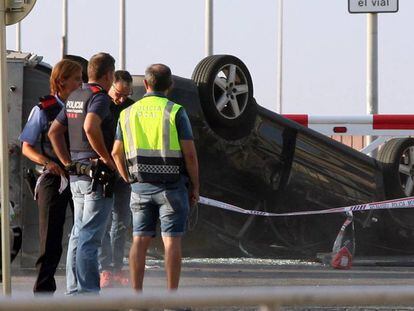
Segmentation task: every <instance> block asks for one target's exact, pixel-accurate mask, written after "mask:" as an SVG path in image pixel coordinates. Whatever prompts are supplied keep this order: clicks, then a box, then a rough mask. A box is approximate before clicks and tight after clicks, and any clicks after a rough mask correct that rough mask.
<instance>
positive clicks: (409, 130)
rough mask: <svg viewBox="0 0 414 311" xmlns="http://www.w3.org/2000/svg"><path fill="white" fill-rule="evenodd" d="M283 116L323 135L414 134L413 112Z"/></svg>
mask: <svg viewBox="0 0 414 311" xmlns="http://www.w3.org/2000/svg"><path fill="white" fill-rule="evenodd" d="M283 117H285V118H288V119H290V120H292V121H295V122H297V123H299V124H301V125H303V126H306V127H308V128H310V129H313V130H315V131H317V132H319V133H322V134H325V135H329V136H330V135H375V136H411V135H414V114H374V115H363V116H316V115H307V114H284V115H283Z"/></svg>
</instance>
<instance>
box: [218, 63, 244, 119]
mask: <svg viewBox="0 0 414 311" xmlns="http://www.w3.org/2000/svg"><path fill="white" fill-rule="evenodd" d="M249 91H250V89H249V85H248V83H247V78H246V75H245V74H244V72H243V70H241V68H240V67H239V66H237V65H235V64H227V65H224V66H223V67H221V68H220V70H219V71H218V73H217V75H216V77H215V79H214V87H213V96H214V104H215V107H216V109H217V111H218V113H219V114H220V115H221V116H222V117H224V118H226V119H237V118H238V117H239V116H240V115H241V114H242V113H243V112H244V110H245V109H246V107H247V104H248V100H249Z"/></svg>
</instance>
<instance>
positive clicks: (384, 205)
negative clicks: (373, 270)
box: [198, 196, 414, 217]
mask: <svg viewBox="0 0 414 311" xmlns="http://www.w3.org/2000/svg"><path fill="white" fill-rule="evenodd" d="M198 202H199V203H201V204H204V205H209V206H214V207H218V208H221V209H224V210H228V211H233V212H237V213H242V214H248V215H256V216H266V217H282V216H283V217H284V216H299V215H317V214H332V213H343V212H359V211H368V210H378V209H396V208H413V207H414V197H407V198H401V199H394V200H387V201H379V202H372V203H365V204H358V205H351V206H345V207H335V208H329V209H325V210H317V211H301V212H291V213H268V212H262V211H257V210H247V209H243V208H240V207H238V206H235V205H232V204H228V203H224V202H221V201H217V200H214V199H209V198H206V197H202V196H200V199H199V201H198Z"/></svg>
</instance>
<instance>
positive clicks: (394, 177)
mask: <svg viewBox="0 0 414 311" xmlns="http://www.w3.org/2000/svg"><path fill="white" fill-rule="evenodd" d="M378 160H379V161H380V162H382V164H383V171H384V185H385V193H386V195H387V198H389V199H394V198H401V197H409V196H412V195H413V194H414V179H413V177H414V139H413V138H405V139H392V140H390V141H388V142H387V143H386V144H385V145H384V146H383V148H381V149H380V151H379V152H378Z"/></svg>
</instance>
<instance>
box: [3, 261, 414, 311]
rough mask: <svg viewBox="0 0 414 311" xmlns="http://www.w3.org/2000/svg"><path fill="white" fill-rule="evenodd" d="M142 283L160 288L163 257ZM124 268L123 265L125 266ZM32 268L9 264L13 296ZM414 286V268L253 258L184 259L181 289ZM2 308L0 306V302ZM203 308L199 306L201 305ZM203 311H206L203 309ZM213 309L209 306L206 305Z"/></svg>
mask: <svg viewBox="0 0 414 311" xmlns="http://www.w3.org/2000/svg"><path fill="white" fill-rule="evenodd" d="M148 264H149V268H148V269H147V271H146V276H145V281H144V287H145V292H148V293H151V292H155V291H162V290H164V284H165V272H164V269H163V268H162V261H159V260H149V261H148ZM126 268H127V267H126ZM57 274H58V275H57V286H58V291H57V293H56V295H55V296H56V297H63V296H64V288H65V278H64V271H63V270H59V271H58V273H57ZM34 278H35V271H34V270H21V269H18V268H16V267H13V278H12V290H13V297H14V298H19V297H22V298H23V297H31V296H32V293H31V289H32V286H33V283H34ZM343 285H349V286H367V287H371V286H377V285H387V286H390V288H392V287H393V286H405V285H412V286H414V267H380V266H359V267H354V268H352V269H351V270H348V271H339V270H332V269H331V268H330V267H327V266H323V265H321V264H319V263H314V262H305V261H293V260H292V261H289V260H284V261H283V260H277V261H276V260H257V259H256V260H253V259H214V260H209V259H186V260H184V263H183V271H182V279H181V285H180V286H181V288H182V289H183V290H186V289H195V288H201V289H211V288H213V289H214V288H216V289H217V288H220V287H222V288H223V290H224V288H226V287H233V288H234V287H252V288H257V287H289V286H307V287H309V288H315V287H316V288H320V289H321V290H324V288H332V287H335V286H343ZM130 292H131V290H130V289H129V288H121V287H117V288H110V289H105V290H103V291H102V293H101V295H102V296H105V295H111V294H119V293H130ZM0 310H2V309H1V306H0ZM200 310H201V309H200ZM203 310H207V309H203ZM209 310H213V309H209ZM214 310H257V308H251V307H250V308H249V307H243V308H240V307H234V308H215V309H214ZM284 310H288V311H298V310H325V311H327V310H329V311H333V310H340V311H345V310H352V311H353V310H370V311H371V310H380V311H385V310H387V311H388V310H414V305H413V308H411V307H398V306H394V307H380V306H374V307H370V308H366V307H364V308H359V307H347V308H332V307H329V308H322V307H319V308H315V307H313V308H294V307H285V308H284Z"/></svg>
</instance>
